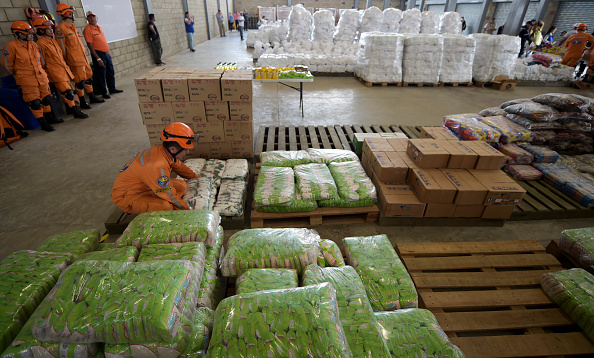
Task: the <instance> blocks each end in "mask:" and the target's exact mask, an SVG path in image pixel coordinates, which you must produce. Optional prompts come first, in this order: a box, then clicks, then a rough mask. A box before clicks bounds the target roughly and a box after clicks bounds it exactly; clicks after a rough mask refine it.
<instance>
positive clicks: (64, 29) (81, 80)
mask: <svg viewBox="0 0 594 358" xmlns="http://www.w3.org/2000/svg"><path fill="white" fill-rule="evenodd" d="M56 11H57V12H58V15H60V16H62V20H63V21H62V23H61V24H60V25H59V26H58V29H57V30H56V38H57V39H58V42H59V43H60V47H61V48H62V51H63V52H64V57H65V58H66V63H67V64H68V66H70V70H71V71H72V74H73V76H74V83H75V87H76V94H77V95H78V97H79V99H80V107H81V108H84V109H90V108H91V106H90V105H89V104H88V103H87V101H86V100H85V91H86V92H87V95H88V96H89V102H91V103H103V102H105V100H104V99H101V98H97V97H95V95H94V94H93V71H92V70H91V65H90V64H89V59H88V58H87V54H86V53H85V48H84V47H83V43H82V40H81V39H80V34H79V33H78V31H77V30H76V26H74V8H73V7H72V6H70V5H68V4H59V5H58V6H57V7H56Z"/></svg>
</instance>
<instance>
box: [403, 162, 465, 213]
mask: <svg viewBox="0 0 594 358" xmlns="http://www.w3.org/2000/svg"><path fill="white" fill-rule="evenodd" d="M408 184H410V185H411V186H412V187H413V189H414V190H415V192H416V193H417V197H418V198H419V200H421V201H422V202H424V203H432V204H452V203H454V198H455V197H456V192H457V190H456V187H455V186H454V184H452V183H451V182H450V180H449V179H448V178H447V177H446V176H445V174H444V173H443V172H441V171H440V170H439V169H414V170H413V174H412V176H411V177H409V179H408Z"/></svg>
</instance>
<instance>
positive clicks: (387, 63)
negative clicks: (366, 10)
mask: <svg viewBox="0 0 594 358" xmlns="http://www.w3.org/2000/svg"><path fill="white" fill-rule="evenodd" d="M403 39H404V36H403V35H399V34H392V33H383V32H365V33H362V34H361V39H360V40H359V53H358V56H357V69H356V72H355V73H356V74H357V76H359V77H361V78H362V79H364V80H365V81H369V82H401V81H402V51H403Z"/></svg>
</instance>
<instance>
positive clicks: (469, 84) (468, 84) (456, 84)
mask: <svg viewBox="0 0 594 358" xmlns="http://www.w3.org/2000/svg"><path fill="white" fill-rule="evenodd" d="M472 85H473V83H472V82H439V87H444V86H451V87H472Z"/></svg>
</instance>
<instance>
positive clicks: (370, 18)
mask: <svg viewBox="0 0 594 358" xmlns="http://www.w3.org/2000/svg"><path fill="white" fill-rule="evenodd" d="M383 22H384V13H383V12H382V10H380V9H379V8H377V7H375V6H372V7H370V8H368V9H366V10H365V12H364V13H363V16H362V17H361V29H360V30H361V33H364V32H374V31H375V32H377V31H381V30H382V25H383Z"/></svg>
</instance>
